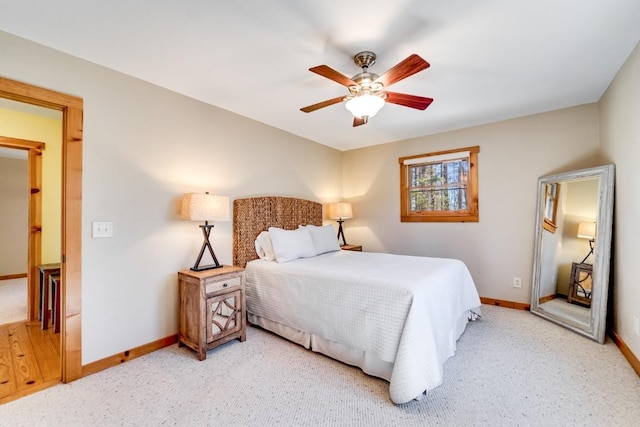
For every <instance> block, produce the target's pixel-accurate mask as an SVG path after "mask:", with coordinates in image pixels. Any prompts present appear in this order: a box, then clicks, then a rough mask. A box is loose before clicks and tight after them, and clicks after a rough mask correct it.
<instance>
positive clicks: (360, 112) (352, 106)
mask: <svg viewBox="0 0 640 427" xmlns="http://www.w3.org/2000/svg"><path fill="white" fill-rule="evenodd" d="M383 105H384V99H382V98H381V97H379V96H376V95H372V94H370V93H364V94H362V95H358V96H356V97H354V98H352V99H350V100H348V101H347V102H346V103H345V104H344V106H345V108H346V109H347V110H349V111H350V112H351V114H353V115H354V117H358V118H360V119H361V118H363V117H365V116H366V117H373V116H375V115H376V114H378V111H380V109H381V108H382V106H383Z"/></svg>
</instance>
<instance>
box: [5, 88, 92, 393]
mask: <svg viewBox="0 0 640 427" xmlns="http://www.w3.org/2000/svg"><path fill="white" fill-rule="evenodd" d="M0 98H6V99H10V100H13V101H19V102H24V103H27V104H32V105H37V106H40V107H45V108H51V109H54V110H58V111H61V112H62V230H61V258H62V259H61V268H60V270H61V271H60V286H61V290H62V292H61V300H60V309H61V326H60V334H61V335H60V367H61V380H62V381H63V382H70V381H73V380H76V379H78V378H80V377H81V376H82V342H81V338H82V334H81V326H82V325H81V319H82V317H81V314H82V305H81V302H82V286H81V285H82V283H81V279H82V264H81V256H82V114H83V101H82V99H81V98H78V97H75V96H71V95H66V94H63V93H59V92H55V91H52V90H49V89H44V88H40V87H37V86H33V85H30V84H27V83H22V82H18V81H15V80H10V79H7V78H4V77H0ZM36 268H37V267H36ZM34 273H35V271H34ZM34 277H35V276H34ZM30 315H31V314H30Z"/></svg>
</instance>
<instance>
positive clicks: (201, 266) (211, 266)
mask: <svg viewBox="0 0 640 427" xmlns="http://www.w3.org/2000/svg"><path fill="white" fill-rule="evenodd" d="M221 267H222V264H218V265H215V264H209V265H200V266H198V267H191V268H190V270H191V271H204V270H213V269H214V268H221Z"/></svg>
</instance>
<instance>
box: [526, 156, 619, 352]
mask: <svg viewBox="0 0 640 427" xmlns="http://www.w3.org/2000/svg"><path fill="white" fill-rule="evenodd" d="M614 173H615V169H614V166H613V165H605V166H598V167H594V168H589V169H581V170H576V171H571V172H566V173H559V174H554V175H547V176H542V177H540V178H539V179H538V198H537V200H538V203H537V211H536V212H537V213H536V224H535V230H536V235H535V250H534V262H533V281H532V284H533V286H532V291H531V312H532V313H534V314H536V315H538V316H541V317H543V318H545V319H547V320H550V321H552V322H554V323H557V324H559V325H562V326H564V327H566V328H568V329H571V330H572V331H574V332H577V333H579V334H581V335H584V336H586V337H588V338H591V339H593V340H595V341H598V342H599V343H604V340H605V327H606V316H607V299H608V292H609V268H610V260H611V234H612V222H613V193H614Z"/></svg>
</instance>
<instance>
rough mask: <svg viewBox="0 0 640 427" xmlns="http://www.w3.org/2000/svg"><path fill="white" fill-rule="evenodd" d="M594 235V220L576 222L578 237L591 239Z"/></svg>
mask: <svg viewBox="0 0 640 427" xmlns="http://www.w3.org/2000/svg"><path fill="white" fill-rule="evenodd" d="M595 237H596V223H595V222H580V223H578V238H580V239H589V240H593V239H595Z"/></svg>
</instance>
